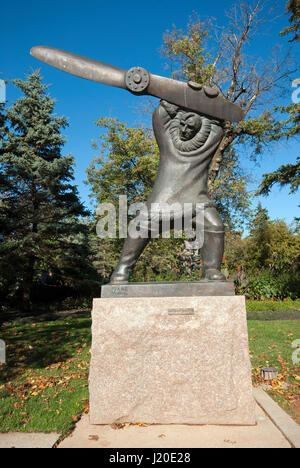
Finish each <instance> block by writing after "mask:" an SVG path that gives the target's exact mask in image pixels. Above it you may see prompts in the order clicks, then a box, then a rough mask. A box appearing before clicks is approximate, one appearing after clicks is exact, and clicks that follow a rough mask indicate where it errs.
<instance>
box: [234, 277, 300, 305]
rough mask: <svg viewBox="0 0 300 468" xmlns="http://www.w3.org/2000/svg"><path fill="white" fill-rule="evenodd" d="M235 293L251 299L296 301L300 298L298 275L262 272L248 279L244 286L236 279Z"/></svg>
mask: <svg viewBox="0 0 300 468" xmlns="http://www.w3.org/2000/svg"><path fill="white" fill-rule="evenodd" d="M235 284H236V293H237V294H244V295H245V296H246V297H248V298H251V299H258V300H263V299H272V298H273V299H279V300H282V299H285V298H290V299H293V300H295V299H297V298H299V297H300V275H299V274H298V275H297V274H295V273H294V274H293V273H291V272H286V273H280V274H277V275H276V274H274V273H272V272H269V271H262V272H261V273H257V274H256V275H255V276H254V275H252V276H250V277H249V279H248V281H247V282H245V283H244V284H245V286H244V287H243V285H241V283H240V281H239V280H238V279H237V280H236V281H235Z"/></svg>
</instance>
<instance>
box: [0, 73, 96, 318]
mask: <svg viewBox="0 0 300 468" xmlns="http://www.w3.org/2000/svg"><path fill="white" fill-rule="evenodd" d="M13 83H14V84H15V85H16V86H17V87H18V88H19V89H20V90H21V91H22V96H21V97H20V98H19V99H17V100H16V102H15V103H14V104H12V106H11V107H9V108H7V109H6V111H5V119H6V122H7V126H6V128H4V129H3V126H2V135H1V146H0V171H1V172H0V232H1V236H2V240H1V246H0V271H1V276H2V278H4V279H5V280H6V281H7V282H8V283H9V284H10V285H11V288H12V291H11V293H13V292H14V291H15V290H16V287H17V284H19V285H20V288H21V290H22V299H23V305H24V308H27V309H28V308H29V307H30V294H31V290H32V286H33V283H34V281H35V280H36V279H37V278H38V277H39V275H40V274H41V273H42V272H43V271H45V272H52V273H53V274H55V275H57V277H59V278H60V280H61V282H63V283H66V282H67V283H68V282H72V281H73V282H74V281H75V278H77V279H79V278H80V280H82V279H84V278H85V277H86V274H87V272H88V271H87V270H88V263H87V260H86V259H88V255H89V251H88V241H87V239H88V226H87V225H86V224H84V223H83V222H80V221H79V218H80V217H86V216H87V215H88V212H87V211H86V210H85V208H84V207H83V205H82V203H81V202H80V200H79V197H78V192H77V188H76V187H75V186H74V185H73V183H72V181H73V179H74V176H73V164H74V160H73V157H72V156H71V155H67V156H62V154H61V150H62V147H63V145H64V142H65V140H64V139H63V137H62V135H61V134H60V131H61V129H64V128H65V127H66V126H67V125H68V123H67V121H66V119H65V118H64V117H57V116H56V115H55V114H53V111H54V100H53V99H51V97H50V96H49V95H48V93H47V88H48V87H47V85H45V84H43V83H42V78H41V76H40V75H39V73H38V72H34V73H32V74H31V75H29V76H28V77H27V80H26V81H22V80H20V79H17V80H14V81H13Z"/></svg>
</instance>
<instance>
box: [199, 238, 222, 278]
mask: <svg viewBox="0 0 300 468" xmlns="http://www.w3.org/2000/svg"><path fill="white" fill-rule="evenodd" d="M223 252H224V232H220V231H218V232H216V231H211V230H209V231H208V230H206V229H205V230H204V243H203V247H202V262H203V267H202V278H203V279H206V280H209V281H226V278H225V276H224V275H223V273H221V271H220V268H221V263H222V257H223Z"/></svg>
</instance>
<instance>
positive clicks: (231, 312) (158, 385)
mask: <svg viewBox="0 0 300 468" xmlns="http://www.w3.org/2000/svg"><path fill="white" fill-rule="evenodd" d="M92 317H93V327H92V339H93V341H92V360H91V368H90V422H91V424H111V423H114V422H137V421H141V422H144V423H148V424H230V425H254V424H255V414H254V408H255V405H254V399H253V396H252V385H251V366H250V360H249V349H248V334H247V327H246V308H245V299H244V297H241V296H226V297H221V296H219V297H214V296H209V297H205V296H203V297H151V298H150V297H149V298H147V297H144V298H117V299H116V298H101V299H94V305H93V312H92Z"/></svg>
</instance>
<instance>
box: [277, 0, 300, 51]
mask: <svg viewBox="0 0 300 468" xmlns="http://www.w3.org/2000/svg"><path fill="white" fill-rule="evenodd" d="M286 10H287V13H288V14H289V15H290V18H289V23H290V26H288V27H287V28H285V29H284V30H283V31H282V32H281V35H282V36H284V35H286V34H290V33H292V34H294V37H293V38H292V39H290V42H293V41H299V40H300V34H299V28H300V2H299V0H289V1H288V2H287V5H286Z"/></svg>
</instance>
